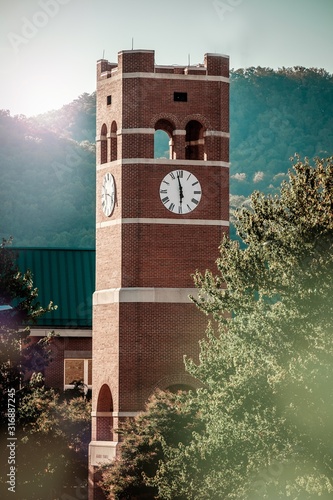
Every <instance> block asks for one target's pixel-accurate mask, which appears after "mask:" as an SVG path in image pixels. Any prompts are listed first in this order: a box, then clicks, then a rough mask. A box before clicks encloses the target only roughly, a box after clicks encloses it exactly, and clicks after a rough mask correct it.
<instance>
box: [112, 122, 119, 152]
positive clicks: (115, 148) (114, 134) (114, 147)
mask: <svg viewBox="0 0 333 500" xmlns="http://www.w3.org/2000/svg"><path fill="white" fill-rule="evenodd" d="M117 129H118V127H117V123H116V122H115V121H113V122H112V123H111V141H110V142H111V158H110V160H111V161H115V160H117V159H118V139H117Z"/></svg>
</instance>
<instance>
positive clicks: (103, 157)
mask: <svg viewBox="0 0 333 500" xmlns="http://www.w3.org/2000/svg"><path fill="white" fill-rule="evenodd" d="M106 135H107V128H106V125H105V123H104V124H103V126H102V129H101V163H106V162H107V161H108V142H107V138H106Z"/></svg>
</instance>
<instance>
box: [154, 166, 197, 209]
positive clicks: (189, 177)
mask: <svg viewBox="0 0 333 500" xmlns="http://www.w3.org/2000/svg"><path fill="white" fill-rule="evenodd" d="M201 194H202V191H201V186H200V182H199V181H198V179H197V178H196V176H195V175H194V174H191V172H188V171H187V170H173V171H172V172H169V173H168V174H167V175H166V176H165V177H164V179H163V180H162V182H161V185H160V198H161V202H162V203H163V205H164V206H165V208H167V209H168V210H170V212H173V213H175V214H179V215H181V214H187V213H189V212H192V211H193V210H194V209H195V208H196V207H197V206H198V205H199V203H200V200H201Z"/></svg>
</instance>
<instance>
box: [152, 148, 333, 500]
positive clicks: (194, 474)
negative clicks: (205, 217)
mask: <svg viewBox="0 0 333 500" xmlns="http://www.w3.org/2000/svg"><path fill="white" fill-rule="evenodd" d="M332 208H333V158H332V157H330V158H327V159H323V160H319V159H318V160H316V162H315V165H314V166H311V165H310V164H309V163H308V161H307V160H306V161H305V162H302V161H300V160H299V158H296V159H295V161H294V165H293V170H292V171H290V173H289V180H288V182H284V183H283V184H282V187H281V191H280V194H279V195H275V196H272V195H263V194H261V193H259V192H255V193H254V194H253V195H252V197H251V205H250V207H249V208H242V209H240V210H238V211H237V212H236V214H235V219H236V228H237V231H238V234H239V236H240V237H241V238H242V240H243V242H244V244H245V247H244V248H241V247H240V245H239V243H238V242H231V241H230V240H228V239H225V240H224V241H223V242H222V244H221V248H220V257H219V259H218V261H217V268H218V273H217V274H215V273H214V272H212V271H207V272H206V274H205V275H202V274H200V273H197V274H196V275H195V280H196V284H197V286H198V288H199V297H198V299H196V300H195V302H196V304H197V305H198V307H199V308H200V309H201V310H202V311H203V312H204V313H206V314H208V315H211V316H212V318H214V320H215V321H214V320H213V321H212V323H211V325H210V326H209V328H208V330H207V336H206V338H205V339H204V340H203V341H202V342H201V354H200V362H199V363H198V364H195V363H193V362H192V361H191V360H187V369H188V371H189V372H190V373H191V374H192V375H193V376H195V377H196V378H197V379H199V380H200V381H201V382H202V384H203V385H204V388H203V389H200V390H198V392H197V403H198V405H199V406H200V415H201V416H202V419H203V422H204V424H205V430H204V432H201V433H200V434H193V436H192V441H191V443H190V444H189V445H187V446H183V445H179V446H177V447H168V448H167V450H165V453H166V454H167V455H168V457H169V460H167V461H166V463H165V464H163V467H160V468H159V470H158V471H157V474H156V477H155V480H154V481H153V483H154V484H155V485H156V486H158V489H159V494H160V497H161V498H168V499H171V498H178V496H179V495H180V494H182V495H184V497H185V498H187V499H191V498H193V499H195V498H202V499H205V498H206V499H211V498H216V499H218V498H221V499H224V500H229V499H237V500H240V499H244V500H245V499H252V498H253V499H261V498H262V499H264V498H265V499H269V500H271V499H272V498H274V499H275V498H276V499H278V498H281V499H282V498H286V497H288V498H291V499H294V500H296V499H302V500H303V499H304V500H305V499H313V498H317V497H318V498H319V497H320V498H327V499H328V498H331V495H332V492H333V467H332V447H331V445H330V443H331V442H332V438H333V436H332V426H331V421H332V416H333V397H332V393H331V389H330V387H331V384H332V382H333V380H332V361H333V336H332V333H333V330H332V324H333V321H332V320H333V306H332V300H331V293H332V284H333V283H332V280H333V251H332V250H333V210H332ZM215 322H216V325H217V326H214V325H215Z"/></svg>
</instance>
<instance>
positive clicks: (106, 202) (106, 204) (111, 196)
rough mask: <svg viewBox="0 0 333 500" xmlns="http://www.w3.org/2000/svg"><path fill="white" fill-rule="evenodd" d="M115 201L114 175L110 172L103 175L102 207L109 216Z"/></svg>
mask: <svg viewBox="0 0 333 500" xmlns="http://www.w3.org/2000/svg"><path fill="white" fill-rule="evenodd" d="M114 202H115V182H114V178H113V175H112V174H110V173H109V172H108V173H107V174H105V175H104V177H103V185H102V209H103V212H104V214H105V215H106V216H107V217H110V215H111V214H112V212H113V209H114Z"/></svg>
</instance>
